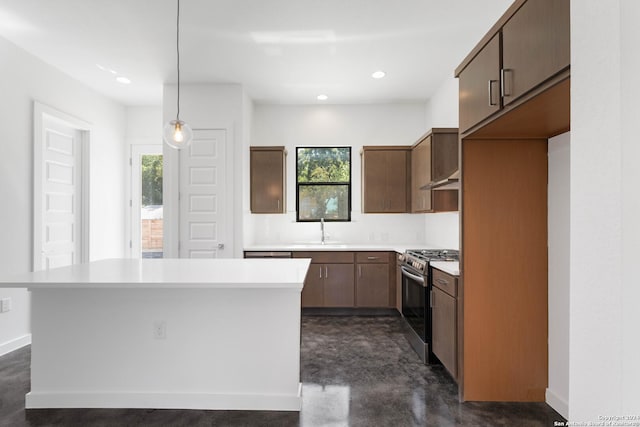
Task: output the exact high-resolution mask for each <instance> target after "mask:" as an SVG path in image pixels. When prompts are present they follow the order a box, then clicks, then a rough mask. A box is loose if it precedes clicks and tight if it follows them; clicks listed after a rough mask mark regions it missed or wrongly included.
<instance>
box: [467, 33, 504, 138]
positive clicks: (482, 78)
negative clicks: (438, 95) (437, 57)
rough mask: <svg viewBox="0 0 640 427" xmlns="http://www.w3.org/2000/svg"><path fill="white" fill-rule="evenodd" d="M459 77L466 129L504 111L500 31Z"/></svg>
mask: <svg viewBox="0 0 640 427" xmlns="http://www.w3.org/2000/svg"><path fill="white" fill-rule="evenodd" d="M458 78H459V79H460V80H459V82H458V83H459V91H460V106H459V109H460V112H459V114H460V117H459V124H460V132H464V131H466V130H467V129H469V128H470V127H471V126H473V125H475V124H477V123H479V122H480V121H482V120H484V119H486V118H487V117H489V116H490V115H492V114H494V113H497V112H498V111H500V108H501V99H500V34H496V35H495V36H493V38H492V39H491V40H490V41H489V42H488V43H487V44H486V46H484V47H483V48H482V50H481V51H480V52H478V54H477V56H475V58H474V59H473V61H471V62H470V63H469V64H468V65H467V66H466V67H465V69H464V70H463V71H462V72H461V73H459V74H458Z"/></svg>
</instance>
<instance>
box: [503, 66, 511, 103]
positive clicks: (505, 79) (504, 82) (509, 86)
mask: <svg viewBox="0 0 640 427" xmlns="http://www.w3.org/2000/svg"><path fill="white" fill-rule="evenodd" d="M512 72H513V70H510V69H509V68H503V69H501V70H500V92H501V94H502V96H503V97H505V96H511V91H509V93H507V89H508V88H509V89H510V88H511V85H508V84H507V83H506V81H507V73H510V74H511V73H512Z"/></svg>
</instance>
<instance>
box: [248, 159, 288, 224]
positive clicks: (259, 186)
mask: <svg viewBox="0 0 640 427" xmlns="http://www.w3.org/2000/svg"><path fill="white" fill-rule="evenodd" d="M250 152H251V171H250V174H251V212H252V213H284V212H285V211H286V206H285V198H284V195H285V177H286V174H285V158H286V154H287V152H286V150H285V149H284V147H250Z"/></svg>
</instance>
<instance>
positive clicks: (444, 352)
mask: <svg viewBox="0 0 640 427" xmlns="http://www.w3.org/2000/svg"><path fill="white" fill-rule="evenodd" d="M431 305H432V313H433V314H432V316H433V317H432V319H433V324H432V328H433V353H434V354H435V355H436V356H438V359H440V361H441V362H442V364H443V365H444V366H445V368H447V370H448V371H449V372H450V373H451V375H452V376H453V378H457V375H458V364H457V354H456V348H457V346H456V339H457V334H456V300H455V298H453V297H452V296H450V295H447V294H446V293H444V292H443V291H441V290H440V289H438V288H433V291H432V293H431Z"/></svg>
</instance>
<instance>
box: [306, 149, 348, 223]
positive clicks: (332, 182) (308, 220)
mask: <svg viewBox="0 0 640 427" xmlns="http://www.w3.org/2000/svg"><path fill="white" fill-rule="evenodd" d="M333 148H346V149H348V150H349V182H336V181H328V182H303V183H301V182H299V181H298V157H299V149H333ZM351 148H352V147H351V146H346V145H337V146H336V145H331V146H297V147H296V222H320V218H318V219H300V187H301V186H302V187H315V186H344V185H346V186H347V203H348V205H347V218H346V219H327V218H325V219H324V222H351V207H352V203H351V194H352V192H351V186H352V183H353V175H352V174H353V156H352V153H353V150H352V149H351Z"/></svg>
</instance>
